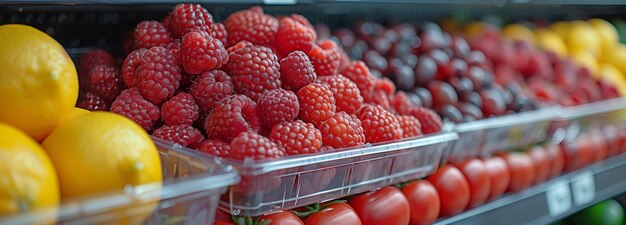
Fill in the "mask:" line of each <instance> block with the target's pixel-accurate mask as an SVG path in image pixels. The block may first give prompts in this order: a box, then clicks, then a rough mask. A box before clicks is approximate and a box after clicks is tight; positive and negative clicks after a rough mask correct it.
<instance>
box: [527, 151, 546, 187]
mask: <svg viewBox="0 0 626 225" xmlns="http://www.w3.org/2000/svg"><path fill="white" fill-rule="evenodd" d="M528 154H529V155H530V158H531V159H532V160H533V164H534V165H535V181H534V183H535V184H538V183H541V182H544V181H546V180H547V179H548V176H550V161H548V153H547V152H546V151H545V149H543V147H541V146H535V147H533V148H531V149H530V151H528Z"/></svg>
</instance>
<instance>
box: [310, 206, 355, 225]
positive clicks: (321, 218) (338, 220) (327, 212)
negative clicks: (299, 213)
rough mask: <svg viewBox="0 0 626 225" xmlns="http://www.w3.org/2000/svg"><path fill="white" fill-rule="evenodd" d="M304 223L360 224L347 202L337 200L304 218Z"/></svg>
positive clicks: (326, 224) (322, 224)
mask: <svg viewBox="0 0 626 225" xmlns="http://www.w3.org/2000/svg"><path fill="white" fill-rule="evenodd" d="M304 224H306V225H361V220H360V219H359V215H357V214H356V212H355V211H354V209H352V207H350V205H348V204H347V203H343V202H337V203H332V204H330V205H327V206H325V208H324V209H322V210H320V211H319V212H316V213H313V214H311V215H310V216H308V217H307V218H306V219H304Z"/></svg>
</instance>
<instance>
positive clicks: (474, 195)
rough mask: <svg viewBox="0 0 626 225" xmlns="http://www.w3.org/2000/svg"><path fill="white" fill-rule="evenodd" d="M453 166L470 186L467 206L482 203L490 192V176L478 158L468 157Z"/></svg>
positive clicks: (472, 206)
mask: <svg viewBox="0 0 626 225" xmlns="http://www.w3.org/2000/svg"><path fill="white" fill-rule="evenodd" d="M454 166H455V167H456V168H457V169H459V170H460V171H461V173H463V176H465V179H466V180H467V183H469V187H470V201H469V205H468V208H474V207H476V206H479V205H481V204H483V203H484V202H485V201H487V198H489V194H490V193H491V177H490V176H489V172H488V171H487V168H486V167H485V163H483V161H481V160H480V159H468V160H465V161H463V162H461V163H458V164H454Z"/></svg>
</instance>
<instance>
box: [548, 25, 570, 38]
mask: <svg viewBox="0 0 626 225" xmlns="http://www.w3.org/2000/svg"><path fill="white" fill-rule="evenodd" d="M550 29H551V30H552V31H554V33H556V34H557V35H559V37H561V38H562V39H565V38H566V37H567V36H568V34H569V23H568V22H565V21H559V22H556V23H553V24H552V25H550Z"/></svg>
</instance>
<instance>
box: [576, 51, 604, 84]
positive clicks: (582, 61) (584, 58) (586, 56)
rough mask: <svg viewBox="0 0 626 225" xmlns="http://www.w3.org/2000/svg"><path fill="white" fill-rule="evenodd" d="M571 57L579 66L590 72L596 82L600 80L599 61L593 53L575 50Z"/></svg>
mask: <svg viewBox="0 0 626 225" xmlns="http://www.w3.org/2000/svg"><path fill="white" fill-rule="evenodd" d="M570 55H571V57H572V59H573V60H574V62H577V63H578V65H580V66H583V67H585V68H587V69H588V70H589V72H590V73H591V77H592V78H594V79H596V80H598V79H599V78H600V76H599V73H598V61H597V60H596V57H595V56H594V55H593V54H592V53H591V52H589V51H585V50H574V51H573V52H572V53H571V54H570Z"/></svg>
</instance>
